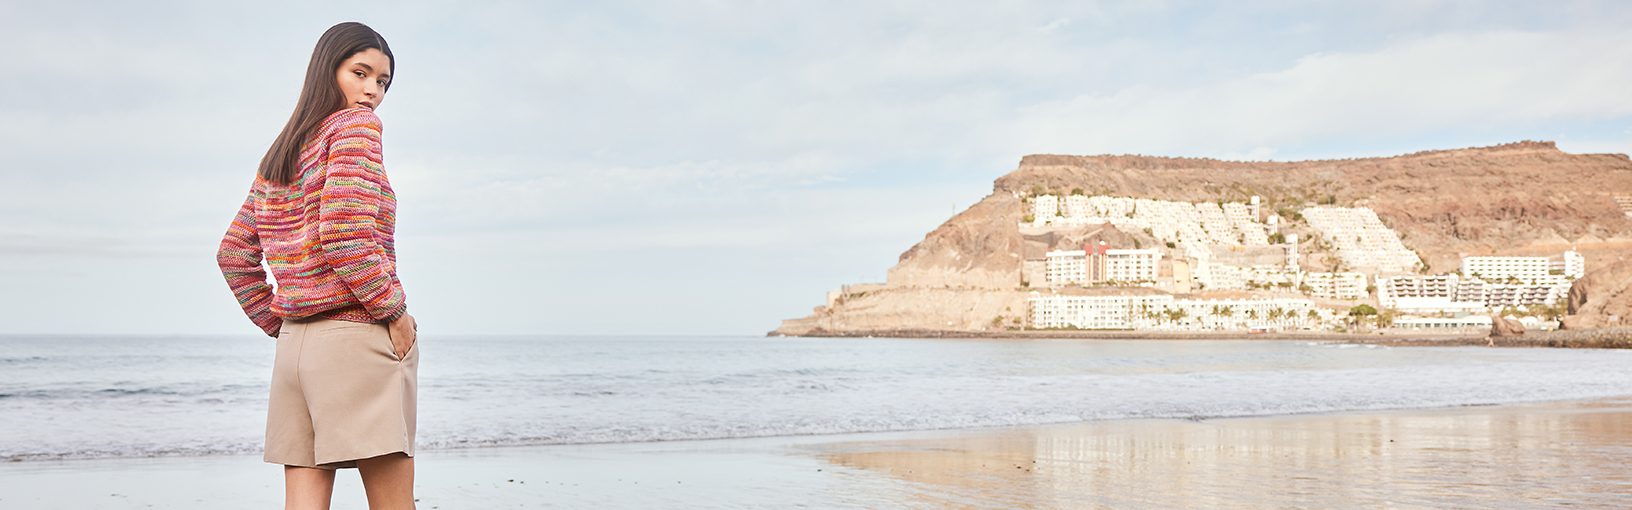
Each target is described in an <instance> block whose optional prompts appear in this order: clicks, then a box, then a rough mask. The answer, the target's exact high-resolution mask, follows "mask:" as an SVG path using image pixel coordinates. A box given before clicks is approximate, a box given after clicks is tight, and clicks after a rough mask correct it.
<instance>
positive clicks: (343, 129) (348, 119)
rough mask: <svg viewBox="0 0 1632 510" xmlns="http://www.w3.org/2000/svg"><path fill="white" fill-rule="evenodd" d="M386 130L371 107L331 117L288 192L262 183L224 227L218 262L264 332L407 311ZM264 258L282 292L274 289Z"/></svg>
mask: <svg viewBox="0 0 1632 510" xmlns="http://www.w3.org/2000/svg"><path fill="white" fill-rule="evenodd" d="M381 130H382V127H381V124H380V118H379V117H378V116H375V115H374V112H373V111H370V110H368V109H366V108H352V109H348V110H341V111H338V112H335V113H334V114H332V115H329V117H328V118H326V119H324V120H323V123H322V124H320V125H318V127H317V130H316V131H315V132H313V134H312V136H311V137H310V138H308V139H306V140H305V141H304V143H302V144H301V148H300V170H301V172H300V178H298V179H296V180H295V182H293V183H291V184H289V185H288V186H282V185H278V184H274V183H269V182H266V181H263V180H261V179H260V178H259V177H258V176H257V178H256V179H255V184H254V185H253V186H251V187H250V190H249V197H248V198H246V199H245V200H244V205H243V207H241V208H239V209H238V216H237V217H235V218H233V220H232V225H231V226H230V227H228V228H227V235H226V237H225V238H224V239H222V240H221V248H220V249H219V250H218V251H217V252H216V262H217V263H218V264H220V266H221V273H222V274H223V275H225V276H226V279H227V286H229V287H231V288H232V293H233V295H235V296H237V297H238V304H239V305H240V306H242V307H243V309H244V313H245V314H247V315H249V320H251V321H254V322H255V325H256V326H260V327H261V330H263V331H265V332H266V334H267V335H270V336H273V337H276V336H277V335H278V328H280V327H281V326H282V324H283V320H284V319H300V318H304V317H311V316H318V317H323V318H327V319H336V320H343V321H351V322H367V323H371V322H381V321H388V320H393V319H396V318H398V317H401V316H402V314H403V313H404V312H406V311H407V302H406V295H405V294H404V293H403V291H402V283H401V282H399V281H398V280H397V252H396V246H395V244H394V241H393V239H392V236H393V234H394V233H395V231H396V212H397V198H396V195H395V194H393V193H392V192H391V184H390V183H389V182H387V181H386V178H385V166H384V161H385V160H384V156H383V155H382V153H381V144H380V133H381ZM263 254H264V255H265V259H266V263H267V266H268V267H270V268H271V270H272V275H273V276H274V277H275V278H276V281H277V283H278V286H277V289H276V290H274V289H273V288H272V286H270V285H268V284H267V280H266V271H265V270H263V269H262V267H261V260H262V255H263Z"/></svg>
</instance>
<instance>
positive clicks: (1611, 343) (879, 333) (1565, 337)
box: [767, 327, 1632, 349]
mask: <svg viewBox="0 0 1632 510" xmlns="http://www.w3.org/2000/svg"><path fill="white" fill-rule="evenodd" d="M767 336H778V335H777V334H776V332H774V331H773V332H771V333H769V334H768V335H767ZM798 336H803V337H818V338H869V337H871V338H926V339H970V340H1273V341H1311V342H1330V343H1345V344H1361V345H1384V346H1390V347H1448V346H1462V345H1474V346H1494V347H1555V348H1572V349H1629V348H1632V328H1626V327H1620V328H1601V329H1593V330H1565V331H1530V332H1527V333H1525V334H1524V335H1520V336H1503V337H1490V336H1487V333H1486V332H1484V331H1478V332H1473V331H1464V332H1443V331H1438V332H1427V331H1420V332H1419V331H1412V332H1400V331H1386V332H1382V333H1375V332H1374V333H1333V332H1327V331H1285V332H1274V333H1248V332H1245V331H1148V330H1145V331H1060V330H1014V331H960V330H939V329H888V330H847V331H827V330H815V331H810V332H808V333H805V334H802V335H798Z"/></svg>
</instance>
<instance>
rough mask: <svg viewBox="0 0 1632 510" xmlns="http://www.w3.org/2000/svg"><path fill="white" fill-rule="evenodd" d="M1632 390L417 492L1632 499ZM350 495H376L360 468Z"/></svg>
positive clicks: (87, 499) (602, 449) (513, 480)
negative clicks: (1622, 395) (365, 491)
mask: <svg viewBox="0 0 1632 510" xmlns="http://www.w3.org/2000/svg"><path fill="white" fill-rule="evenodd" d="M1629 439H1632V399H1614V400H1595V401H1573V402H1558V403H1545V404H1532V405H1519V406H1483V407H1461V408H1451V409H1431V410H1405V411H1380V412H1361V413H1343V414H1317V415H1298V416H1277V417H1261V418H1230V419H1216V420H1119V421H1105V422H1088V423H1072V424H1059V425H1045V426H1034V427H1017V428H1002V429H979V430H951V431H925V432H899V433H873V434H850V435H834V436H799V437H775V438H758V439H732V440H712V441H674V442H655V443H634V444H606V445H571V446H538V447H510V448H485V449H483V448H477V449H462V450H442V451H427V452H423V453H421V455H420V457H419V469H420V476H419V482H418V492H419V496H420V500H421V501H420V506H419V508H422V509H460V508H497V507H508V508H1384V507H1386V508H1449V507H1477V508H1541V507H1566V506H1567V507H1571V508H1625V507H1627V506H1628V505H1632V475H1628V474H1627V473H1626V472H1625V471H1624V469H1623V467H1624V466H1626V465H1628V464H1629V463H1632V449H1628V448H1626V446H1625V445H1626V444H1628V441H1629ZM280 478H281V477H280V474H279V468H278V467H276V466H271V465H266V464H263V463H261V462H260V460H259V458H257V457H253V456H217V457H195V458H186V457H175V458H153V459H110V460H74V461H34V462H12V463H6V464H5V465H3V466H0V507H4V508H40V509H90V508H276V507H277V506H278V504H279V501H280V497H281V480H280ZM337 485H338V487H337V489H336V495H335V503H336V504H335V506H334V508H336V509H360V508H366V506H365V505H364V502H363V501H364V500H363V496H362V493H361V488H360V485H359V483H358V481H357V475H356V472H355V471H345V472H342V475H341V477H340V481H339V483H338V484H337Z"/></svg>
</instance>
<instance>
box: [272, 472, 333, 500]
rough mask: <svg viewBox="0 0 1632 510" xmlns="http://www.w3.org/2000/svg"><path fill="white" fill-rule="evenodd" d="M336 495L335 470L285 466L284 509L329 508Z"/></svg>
mask: <svg viewBox="0 0 1632 510" xmlns="http://www.w3.org/2000/svg"><path fill="white" fill-rule="evenodd" d="M333 495H334V470H332V469H317V468H309V467H296V466H284V467H283V508H284V510H329V497H330V496H333Z"/></svg>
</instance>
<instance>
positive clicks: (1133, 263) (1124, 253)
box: [1102, 248, 1162, 282]
mask: <svg viewBox="0 0 1632 510" xmlns="http://www.w3.org/2000/svg"><path fill="white" fill-rule="evenodd" d="M1102 260H1103V261H1104V264H1105V267H1104V273H1103V274H1104V276H1105V277H1104V280H1103V281H1108V280H1115V281H1118V282H1154V281H1156V266H1157V264H1158V263H1160V262H1161V260H1162V252H1161V250H1157V249H1154V248H1151V249H1145V250H1105V253H1104V255H1103V258H1102Z"/></svg>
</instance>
